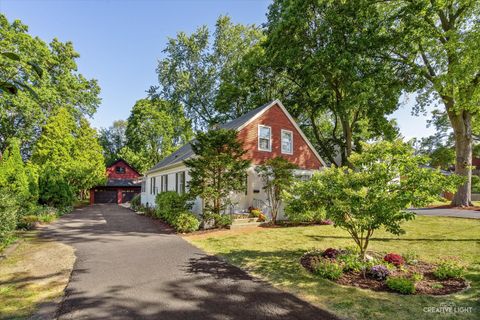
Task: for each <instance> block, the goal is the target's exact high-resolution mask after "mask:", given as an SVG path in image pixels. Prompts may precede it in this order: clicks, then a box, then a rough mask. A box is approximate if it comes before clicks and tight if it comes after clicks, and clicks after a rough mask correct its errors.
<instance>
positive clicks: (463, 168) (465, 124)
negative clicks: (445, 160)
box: [448, 108, 473, 207]
mask: <svg viewBox="0 0 480 320" xmlns="http://www.w3.org/2000/svg"><path fill="white" fill-rule="evenodd" d="M448 117H449V118H450V122H451V123H452V128H453V133H454V136H455V153H456V159H455V173H456V174H458V175H461V176H464V177H466V178H467V182H466V183H465V184H463V185H461V186H460V187H458V190H457V193H456V194H455V196H454V198H453V201H452V205H453V206H456V207H468V206H471V205H472V189H471V187H472V168H471V166H472V138H473V137H472V126H471V120H472V117H471V114H470V112H468V111H462V112H460V113H455V112H452V109H451V108H450V109H449V112H448Z"/></svg>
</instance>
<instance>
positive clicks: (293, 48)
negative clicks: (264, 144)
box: [266, 0, 402, 164]
mask: <svg viewBox="0 0 480 320" xmlns="http://www.w3.org/2000/svg"><path fill="white" fill-rule="evenodd" d="M374 3H375V2H374V1H370V0H361V1H329V0H324V1H318V0H308V1H304V0H277V1H274V2H273V4H272V5H271V6H270V8H269V12H268V22H267V25H266V27H267V36H268V40H267V42H266V48H267V56H268V57H270V59H271V64H272V66H273V67H274V68H275V69H276V70H278V71H279V72H281V73H282V74H283V75H285V76H286V77H287V78H288V79H290V80H291V81H292V86H293V88H295V91H296V93H295V98H296V99H295V100H296V102H297V103H296V105H294V106H292V107H291V109H292V114H293V115H295V116H297V118H299V120H300V123H301V124H302V125H303V127H307V130H305V132H306V133H307V134H309V135H310V136H311V137H312V140H313V141H315V146H316V147H317V148H318V149H319V152H320V153H321V154H322V156H324V157H325V158H326V159H328V160H329V161H330V162H332V163H335V158H336V155H337V153H340V156H341V160H342V163H343V164H346V163H347V158H348V156H349V155H350V154H351V153H352V152H353V151H355V150H357V151H359V150H360V147H361V144H360V143H359V142H360V141H362V140H363V141H365V140H369V139H372V138H376V137H385V138H388V139H393V138H394V137H395V136H396V134H397V129H396V128H395V124H394V122H392V121H390V120H388V118H387V115H389V114H391V113H392V112H394V111H395V110H396V109H397V103H398V98H399V96H400V93H401V90H402V82H401V81H399V80H398V77H396V74H397V72H396V70H395V68H394V65H393V64H392V63H390V62H388V61H384V60H380V59H377V58H376V57H377V56H378V55H379V54H380V53H381V52H383V51H386V49H387V47H386V45H385V41H386V40H387V39H388V38H387V35H386V34H385V33H384V30H385V27H386V26H388V25H385V24H386V21H385V19H383V18H382V12H381V10H380V9H379V8H378V6H376V5H375V4H374Z"/></svg>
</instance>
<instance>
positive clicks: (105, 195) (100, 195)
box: [95, 190, 117, 203]
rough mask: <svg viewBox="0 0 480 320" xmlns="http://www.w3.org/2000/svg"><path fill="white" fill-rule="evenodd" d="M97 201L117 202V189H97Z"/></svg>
mask: <svg viewBox="0 0 480 320" xmlns="http://www.w3.org/2000/svg"><path fill="white" fill-rule="evenodd" d="M95 203H117V191H116V190H113V191H111V190H98V191H95Z"/></svg>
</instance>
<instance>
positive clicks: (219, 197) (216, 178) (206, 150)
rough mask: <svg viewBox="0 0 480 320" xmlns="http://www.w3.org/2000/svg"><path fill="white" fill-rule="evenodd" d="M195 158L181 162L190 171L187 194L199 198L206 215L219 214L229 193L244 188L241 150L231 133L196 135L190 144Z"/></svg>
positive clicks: (247, 163)
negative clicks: (202, 202)
mask: <svg viewBox="0 0 480 320" xmlns="http://www.w3.org/2000/svg"><path fill="white" fill-rule="evenodd" d="M192 149H193V152H194V153H195V156H194V157H192V158H191V159H188V160H185V164H186V165H187V167H188V168H190V177H191V180H190V182H189V190H190V191H189V192H190V194H191V195H192V196H200V197H202V198H203V200H204V202H205V207H206V210H207V211H210V212H212V213H216V214H220V212H221V211H222V210H224V209H225V208H226V207H227V206H228V205H229V204H230V193H231V192H240V191H243V190H244V188H245V184H244V182H245V175H246V170H247V168H248V167H249V166H250V161H248V160H244V159H242V156H243V155H244V154H245V152H246V151H245V150H244V149H243V147H242V144H241V143H240V142H239V141H238V140H237V132H236V131H235V130H226V129H219V130H210V131H208V132H206V133H205V132H200V133H198V135H197V139H196V140H195V141H194V142H193V143H192Z"/></svg>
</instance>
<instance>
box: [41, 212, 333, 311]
mask: <svg viewBox="0 0 480 320" xmlns="http://www.w3.org/2000/svg"><path fill="white" fill-rule="evenodd" d="M45 236H48V237H55V238H56V239H58V240H60V241H62V242H64V243H66V244H69V245H71V246H73V247H74V248H75V249H76V257H77V260H76V263H75V266H74V270H73V273H72V276H71V279H70V283H69V285H68V286H67V289H66V295H65V298H64V299H63V301H62V303H61V305H60V308H59V310H58V312H57V316H58V318H59V319H162V320H168V319H182V320H184V319H242V320H247V319H334V317H333V316H332V315H330V314H329V313H327V312H325V311H323V310H321V309H318V308H316V307H314V306H312V305H310V304H308V303H307V302H304V301H302V300H300V299H298V298H296V297H295V296H293V295H291V294H288V293H284V292H281V291H279V290H277V289H275V288H273V287H271V286H270V285H268V284H266V283H265V282H263V281H260V280H257V279H253V278H251V277H250V276H249V275H247V274H246V273H245V272H243V271H242V270H240V269H238V268H236V267H234V266H231V265H229V264H227V263H225V262H222V261H220V260H218V259H216V258H214V257H211V256H208V255H206V254H205V253H204V252H203V251H201V250H200V249H198V248H196V247H194V246H192V245H191V244H189V243H188V242H186V241H185V240H183V239H182V238H181V237H179V236H177V235H175V234H173V233H171V232H170V231H169V230H168V228H166V227H165V226H163V225H162V224H161V223H159V222H158V221H156V220H152V219H150V218H148V217H143V216H139V215H136V214H135V213H133V212H132V211H130V210H128V209H125V208H123V207H119V206H117V205H95V206H91V207H86V208H83V209H77V210H76V211H74V212H73V213H72V214H69V215H67V216H65V217H63V218H62V219H60V220H59V221H58V222H57V223H55V224H52V225H51V226H50V227H49V228H48V229H47V231H46V233H45Z"/></svg>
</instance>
